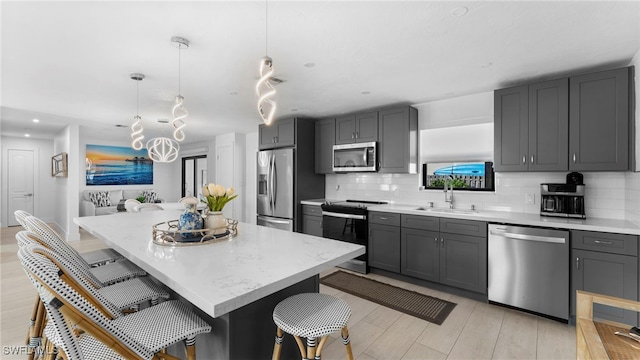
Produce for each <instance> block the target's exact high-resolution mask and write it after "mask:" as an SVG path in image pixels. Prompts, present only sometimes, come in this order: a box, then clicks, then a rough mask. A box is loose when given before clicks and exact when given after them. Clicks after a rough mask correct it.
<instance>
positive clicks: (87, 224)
mask: <svg viewBox="0 0 640 360" xmlns="http://www.w3.org/2000/svg"><path fill="white" fill-rule="evenodd" d="M181 213H182V211H178V210H165V211H149V212H141V213H119V214H113V215H107V216H89V217H80V218H74V222H75V223H76V224H77V225H79V226H80V227H82V228H83V229H85V230H87V231H88V232H89V233H91V234H93V235H94V236H96V237H98V238H99V239H101V240H103V241H104V242H105V243H106V244H107V245H108V246H110V247H112V248H114V249H115V250H117V251H118V252H120V253H121V254H122V255H124V256H125V257H126V258H127V259H129V260H131V261H132V262H133V263H135V264H136V265H138V266H140V267H141V268H143V269H144V270H145V271H147V272H148V273H149V274H150V275H152V276H153V277H155V278H156V279H158V280H159V281H161V282H162V283H163V284H165V285H166V286H168V287H169V288H171V289H173V290H174V291H175V292H176V293H178V294H180V295H181V296H183V297H184V298H185V299H186V300H188V301H189V302H191V303H192V304H194V305H195V306H197V307H199V308H200V309H201V310H203V311H204V312H206V313H207V314H209V315H210V316H212V317H219V316H221V315H224V314H226V313H229V312H231V311H233V310H236V309H238V308H240V307H242V306H244V305H247V304H250V303H252V302H254V301H256V300H258V299H261V298H263V297H265V296H267V295H270V294H272V293H275V292H277V291H279V290H282V289H284V288H286V287H289V286H291V285H293V284H295V283H298V282H300V281H302V280H305V279H307V278H309V277H312V276H314V275H317V274H319V273H320V272H321V271H323V270H325V269H328V268H331V267H333V266H336V265H338V264H341V263H343V262H345V261H346V260H349V259H352V258H354V257H357V256H359V255H362V254H364V253H365V248H364V247H363V246H361V245H355V244H351V243H347V242H340V241H335V240H330V239H325V238H321V237H317V236H311V235H306V234H300V233H293V232H288V231H283V230H278V229H272V228H267V227H263V226H257V225H252V224H247V223H239V224H238V235H237V236H235V237H233V238H232V239H231V240H227V241H223V242H218V243H209V244H204V245H194V246H181V247H171V246H161V245H156V244H154V243H153V241H152V235H151V232H152V226H153V225H154V224H158V223H161V222H164V221H168V220H174V219H177V218H178V217H179V215H180V214H181Z"/></svg>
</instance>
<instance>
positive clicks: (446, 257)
mask: <svg viewBox="0 0 640 360" xmlns="http://www.w3.org/2000/svg"><path fill="white" fill-rule="evenodd" d="M398 216H399V215H398V214H389V213H376V214H375V216H372V217H371V218H370V221H369V265H370V266H371V267H374V268H378V269H383V270H387V271H393V272H397V273H401V274H403V275H407V276H412V277H416V278H419V279H423V280H428V281H432V282H437V283H441V284H445V285H449V286H453V287H457V288H462V289H466V290H471V291H475V292H478V293H483V294H486V292H487V230H486V228H487V226H486V223H485V222H482V221H470V220H460V219H450V218H438V217H430V216H423V215H405V214H402V215H400V216H399V218H398ZM396 218H397V219H396ZM380 219H385V220H384V223H385V224H384V225H383V224H382V223H381V222H383V221H381V220H380ZM372 221H373V223H372Z"/></svg>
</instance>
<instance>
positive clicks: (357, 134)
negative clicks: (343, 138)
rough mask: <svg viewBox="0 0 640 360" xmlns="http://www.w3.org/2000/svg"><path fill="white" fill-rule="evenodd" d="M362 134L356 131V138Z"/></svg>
mask: <svg viewBox="0 0 640 360" xmlns="http://www.w3.org/2000/svg"><path fill="white" fill-rule="evenodd" d="M358 136H360V134H359V133H358V132H357V131H356V139H357V138H358Z"/></svg>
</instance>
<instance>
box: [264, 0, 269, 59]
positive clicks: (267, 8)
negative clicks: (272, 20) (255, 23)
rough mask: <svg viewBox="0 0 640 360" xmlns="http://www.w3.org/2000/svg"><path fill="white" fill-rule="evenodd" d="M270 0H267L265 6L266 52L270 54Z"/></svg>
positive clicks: (267, 54)
mask: <svg viewBox="0 0 640 360" xmlns="http://www.w3.org/2000/svg"><path fill="white" fill-rule="evenodd" d="M268 45H269V0H265V6H264V54H265V56H269V51H268V50H269V46H268Z"/></svg>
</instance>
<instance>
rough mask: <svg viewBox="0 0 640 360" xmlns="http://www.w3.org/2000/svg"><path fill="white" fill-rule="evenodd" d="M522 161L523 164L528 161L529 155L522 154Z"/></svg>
mask: <svg viewBox="0 0 640 360" xmlns="http://www.w3.org/2000/svg"><path fill="white" fill-rule="evenodd" d="M522 163H523V164H526V163H527V156H526V155H522Z"/></svg>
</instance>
